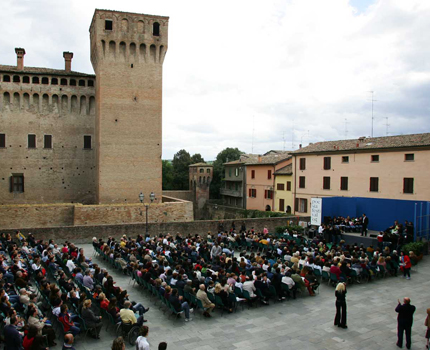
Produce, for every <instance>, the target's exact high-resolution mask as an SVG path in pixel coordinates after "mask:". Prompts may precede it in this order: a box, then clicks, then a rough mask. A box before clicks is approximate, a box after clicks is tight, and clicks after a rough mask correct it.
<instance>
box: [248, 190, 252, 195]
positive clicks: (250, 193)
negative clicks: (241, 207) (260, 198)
mask: <svg viewBox="0 0 430 350" xmlns="http://www.w3.org/2000/svg"><path fill="white" fill-rule="evenodd" d="M251 191H252V190H251V189H249V194H248V197H251V195H252V192H251Z"/></svg>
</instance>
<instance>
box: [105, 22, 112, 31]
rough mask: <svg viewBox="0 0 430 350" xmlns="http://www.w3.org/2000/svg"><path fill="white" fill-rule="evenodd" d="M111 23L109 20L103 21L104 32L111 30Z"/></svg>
mask: <svg viewBox="0 0 430 350" xmlns="http://www.w3.org/2000/svg"><path fill="white" fill-rule="evenodd" d="M112 27H113V22H112V20H110V19H106V20H105V30H112Z"/></svg>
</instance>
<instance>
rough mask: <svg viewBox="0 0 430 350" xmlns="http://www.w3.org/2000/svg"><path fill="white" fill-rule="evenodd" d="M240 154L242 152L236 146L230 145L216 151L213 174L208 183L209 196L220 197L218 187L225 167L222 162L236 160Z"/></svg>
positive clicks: (220, 184)
mask: <svg viewBox="0 0 430 350" xmlns="http://www.w3.org/2000/svg"><path fill="white" fill-rule="evenodd" d="M241 154H243V152H242V151H241V150H239V149H238V148H230V147H227V148H226V149H224V150H222V151H221V152H219V153H218V155H217V156H216V160H215V161H214V163H213V166H214V175H213V179H212V182H211V185H210V186H211V187H210V194H211V198H216V199H218V198H221V193H220V188H221V186H222V181H223V179H224V171H225V169H224V168H225V167H224V165H223V164H224V163H227V162H232V161H234V160H238V159H239V158H240V155H241Z"/></svg>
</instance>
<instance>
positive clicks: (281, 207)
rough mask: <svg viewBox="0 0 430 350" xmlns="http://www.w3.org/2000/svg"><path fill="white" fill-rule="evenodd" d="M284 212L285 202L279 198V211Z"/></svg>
mask: <svg viewBox="0 0 430 350" xmlns="http://www.w3.org/2000/svg"><path fill="white" fill-rule="evenodd" d="M284 210H285V200H284V199H282V198H280V199H279V211H282V212H283V211H284Z"/></svg>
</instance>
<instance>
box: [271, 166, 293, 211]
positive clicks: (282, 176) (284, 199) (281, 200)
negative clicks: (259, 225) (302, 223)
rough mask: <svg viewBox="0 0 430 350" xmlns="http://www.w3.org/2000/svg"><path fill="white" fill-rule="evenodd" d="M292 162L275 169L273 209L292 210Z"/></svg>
mask: <svg viewBox="0 0 430 350" xmlns="http://www.w3.org/2000/svg"><path fill="white" fill-rule="evenodd" d="M292 184H293V164H288V165H286V166H284V167H283V168H281V169H279V170H276V171H275V201H274V206H273V209H272V210H273V211H279V212H283V213H289V214H290V213H292V210H293V204H294V201H293V191H292Z"/></svg>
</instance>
